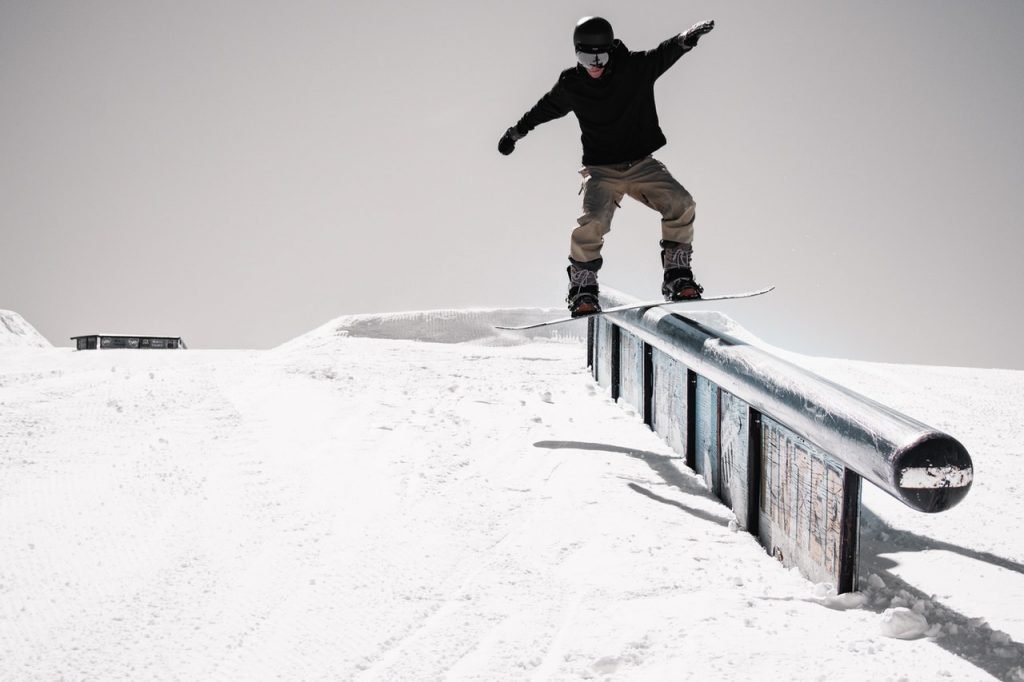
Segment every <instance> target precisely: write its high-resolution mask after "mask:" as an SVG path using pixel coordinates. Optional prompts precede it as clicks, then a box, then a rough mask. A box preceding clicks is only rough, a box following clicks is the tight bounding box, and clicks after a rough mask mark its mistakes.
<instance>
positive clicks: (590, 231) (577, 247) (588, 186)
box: [569, 156, 696, 263]
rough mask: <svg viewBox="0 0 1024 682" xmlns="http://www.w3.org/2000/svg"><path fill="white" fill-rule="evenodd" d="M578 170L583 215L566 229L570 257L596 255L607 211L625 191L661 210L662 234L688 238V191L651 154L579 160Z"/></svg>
mask: <svg viewBox="0 0 1024 682" xmlns="http://www.w3.org/2000/svg"><path fill="white" fill-rule="evenodd" d="M580 175H582V176H583V187H582V188H581V189H580V193H581V194H582V195H583V215H581V216H580V217H579V218H578V219H577V223H579V226H578V227H577V228H576V229H574V230H573V231H572V240H571V243H570V248H569V257H570V258H571V259H572V260H574V261H576V262H578V263H586V262H589V261H594V260H597V259H598V258H600V257H601V247H602V246H603V245H604V236H605V235H606V234H608V232H610V231H611V229H612V216H613V215H614V214H615V209H616V208H618V207H619V204H620V202H621V201H622V197H623V196H626V195H628V196H630V197H633V198H634V199H636V200H637V201H639V202H641V203H643V204H645V205H646V206H649V207H650V208H653V209H654V210H655V211H658V212H659V213H661V238H662V239H664V240H667V241H671V242H678V243H679V244H691V243H693V219H694V212H695V209H696V204H695V203H694V201H693V197H692V196H690V193H689V192H687V191H686V188H685V187H683V186H682V185H681V184H679V182H678V181H677V180H676V179H675V178H673V177H672V174H671V173H669V172H668V169H667V168H665V165H664V164H663V163H661V162H660V161H658V160H657V159H655V158H654V157H651V156H648V157H647V158H644V159H640V160H639V161H635V162H633V163H629V164H625V163H624V164H617V165H613V166H585V167H584V168H583V169H582V170H581V171H580Z"/></svg>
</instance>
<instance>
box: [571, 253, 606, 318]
mask: <svg viewBox="0 0 1024 682" xmlns="http://www.w3.org/2000/svg"><path fill="white" fill-rule="evenodd" d="M602 262H603V261H602V260H601V259H600V258H598V259H597V260H594V261H590V262H587V263H580V262H578V261H574V260H573V259H571V258H570V259H569V267H568V268H566V272H568V273H569V295H568V296H566V297H565V300H566V302H567V303H568V304H569V314H570V315H572V316H573V317H583V316H584V315H593V314H595V313H599V312H601V302H600V301H599V300H598V297H597V296H598V288H597V271H598V270H599V269H601V263H602Z"/></svg>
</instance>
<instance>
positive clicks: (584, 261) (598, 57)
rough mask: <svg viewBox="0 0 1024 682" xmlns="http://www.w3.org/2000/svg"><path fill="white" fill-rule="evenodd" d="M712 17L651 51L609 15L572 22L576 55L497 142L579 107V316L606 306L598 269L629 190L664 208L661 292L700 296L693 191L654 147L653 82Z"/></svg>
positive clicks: (575, 293)
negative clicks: (636, 44)
mask: <svg viewBox="0 0 1024 682" xmlns="http://www.w3.org/2000/svg"><path fill="white" fill-rule="evenodd" d="M714 27H715V22H714V21H704V22H701V23H699V24H695V25H694V26H693V27H691V28H690V29H689V30H688V31H686V32H685V33H681V34H679V35H676V36H673V37H672V38H669V39H668V40H666V41H664V42H663V43H661V44H660V45H659V46H658V47H656V48H654V49H653V50H649V51H647V52H631V51H630V50H628V49H627V48H626V46H625V45H623V44H622V42H621V41H620V40H616V38H615V34H614V31H613V30H612V26H611V24H610V23H609V22H608V21H607V20H606V19H602V18H601V17H584V18H583V19H580V21H579V22H578V23H577V24H576V29H575V30H574V31H573V44H574V46H575V48H576V59H577V62H578V63H577V64H576V66H575V67H573V68H569V69H566V70H565V71H563V72H562V73H561V75H560V76H559V78H558V82H557V83H555V86H554V87H553V88H552V89H551V91H550V92H548V93H547V94H546V95H544V96H543V97H541V99H540V101H538V102H537V104H536V105H534V107H533V108H532V109H530V110H529V111H528V112H526V114H525V115H524V116H523V117H522V118H521V119H519V122H518V123H516V124H515V125H514V126H512V127H511V128H509V129H508V130H507V131H506V132H505V134H504V135H502V137H501V140H500V141H499V142H498V151H500V152H501V153H502V154H504V155H506V156H507V155H508V154H511V153H512V152H513V151H514V150H515V147H516V142H517V141H518V140H520V139H522V138H523V137H525V136H526V135H527V134H528V133H529V132H530V131H531V130H533V129H534V128H536V127H537V126H539V125H540V124H542V123H546V122H548V121H551V120H554V119H556V118H561V117H562V116H565V115H566V114H568V113H569V112H570V111H571V112H574V113H575V114H576V118H577V120H578V121H579V124H580V131H581V132H582V137H581V140H582V142H583V168H582V169H581V170H580V175H581V176H583V186H582V187H581V189H580V193H581V194H582V195H583V214H582V215H581V216H580V217H579V218H578V219H577V223H578V225H577V227H576V228H575V229H574V230H573V232H572V239H571V241H570V249H569V267H568V273H569V295H568V297H567V299H566V300H567V302H568V303H569V310H570V312H571V314H572V316H573V317H578V316H581V315H589V314H593V313H597V312H600V311H601V305H600V303H599V302H598V285H597V272H598V270H600V269H601V265H602V263H603V259H602V258H601V247H602V246H603V244H604V235H606V234H607V233H608V232H609V231H610V230H611V220H612V215H613V214H614V213H615V209H616V208H618V206H619V202H620V201H621V199H622V197H623V196H624V195H629V196H630V197H632V198H634V199H636V200H637V201H640V202H642V203H644V204H645V205H647V206H649V207H651V208H653V209H654V210H656V211H658V212H659V213H661V216H662V221H661V231H662V238H661V248H662V251H661V260H662V267H663V270H664V275H663V280H662V282H663V283H662V287H661V291H662V294H664V296H665V298H666V300H670V301H681V300H686V299H693V298H700V295H701V293H702V292H703V291H704V288H703V287H701V286H700V285H699V284H697V282H696V281H695V280H694V278H693V271H692V269H691V267H690V259H691V256H692V254H693V246H692V244H693V221H694V211H695V203H694V201H693V197H692V196H691V195H690V193H689V192H688V191H686V189H685V188H684V187H683V186H682V185H681V184H679V182H678V181H676V179H675V178H673V177H672V175H671V174H670V173H669V171H668V169H667V168H666V167H665V166H664V164H662V163H661V162H660V161H658V160H657V159H655V158H654V157H653V156H651V155H652V154H653V153H654V152H655V151H656V150H658V149H660V148H661V147H662V146H664V145H665V143H666V139H665V135H664V133H663V132H662V130H661V127H660V125H659V124H658V112H657V110H656V107H655V103H654V82H655V80H657V78H658V77H659V76H660V75H661V74H663V73H665V71H667V70H668V68H669V67H670V66H672V65H673V64H675V63H676V61H678V60H679V58H680V57H682V56H683V55H684V54H686V53H687V52H689V51H690V50H692V49H693V48H694V47H695V46H696V45H697V41H698V40H699V39H700V37H701V36H702V35H704V34H705V33H707V32H709V31H711V29H713V28H714Z"/></svg>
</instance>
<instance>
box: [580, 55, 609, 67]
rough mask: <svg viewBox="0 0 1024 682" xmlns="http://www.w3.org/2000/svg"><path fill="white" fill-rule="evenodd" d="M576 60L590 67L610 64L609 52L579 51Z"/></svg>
mask: <svg viewBox="0 0 1024 682" xmlns="http://www.w3.org/2000/svg"><path fill="white" fill-rule="evenodd" d="M576 61H578V62H579V63H580V64H582V65H583V66H584V67H586V68H588V69H603V68H604V67H606V66H608V53H607V52H577V53H576Z"/></svg>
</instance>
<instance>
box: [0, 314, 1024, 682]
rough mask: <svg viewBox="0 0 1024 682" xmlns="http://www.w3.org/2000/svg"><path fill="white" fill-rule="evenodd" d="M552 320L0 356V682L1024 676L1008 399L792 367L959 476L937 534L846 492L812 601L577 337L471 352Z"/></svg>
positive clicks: (3, 346) (467, 319)
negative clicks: (939, 436)
mask: <svg viewBox="0 0 1024 682" xmlns="http://www.w3.org/2000/svg"><path fill="white" fill-rule="evenodd" d="M694 315H698V314H696V313H695V314H694ZM549 316H551V312H550V311H548V312H545V311H538V310H533V311H529V310H517V311H491V312H488V311H441V312H436V313H416V314H412V313H410V314H405V315H386V316H358V317H347V318H340V319H339V320H336V321H334V322H332V323H330V324H328V325H325V326H324V327H322V328H320V329H317V330H315V331H313V332H310V333H309V334H307V335H305V336H303V337H300V338H298V339H295V340H294V341H292V342H289V343H287V344H285V345H284V346H281V347H279V348H277V349H274V350H271V351H201V350H188V351H177V350H175V351H156V350H146V351H138V350H136V351H132V350H121V351H83V352H74V351H71V350H69V349H55V348H52V347H40V344H24V343H17V344H15V343H7V342H5V341H0V473H2V476H0V547H2V548H3V557H2V561H0V679H2V680H215V679H219V680H272V679H286V680H389V681H390V680H417V681H418V680H486V681H495V680H643V681H648V680H753V679H764V680H768V679H772V680H837V679H842V680H847V679H848V680H929V681H932V680H941V679H948V680H991V679H1002V680H1018V681H1024V644H1022V642H1024V612H1022V611H1024V610H1022V605H1024V539H1022V535H1021V531H1020V529H1021V528H1022V527H1024V511H1022V507H1021V505H1020V504H1019V501H1020V497H1021V493H1022V492H1024V490H1022V487H1024V485H1022V481H1024V474H1022V473H1021V464H1022V461H1021V459H1022V457H1024V420H1022V419H1021V416H1022V414H1021V412H1022V407H1021V406H1022V405H1024V374H1022V373H1020V372H1011V371H999V370H992V371H979V370H966V369H954V368H940V367H911V366H890V365H878V364H865V363H853V362H844V361H835V360H826V359H818V358H797V357H795V356H791V357H790V359H792V360H795V361H798V362H800V364H804V365H805V366H807V367H809V368H811V369H813V370H814V371H818V372H820V373H822V374H824V375H826V376H828V377H829V378H830V379H833V380H835V381H838V382H840V383H844V384H846V385H848V386H849V387H850V388H852V389H854V390H857V391H860V392H862V393H865V394H867V395H869V396H871V397H873V398H875V399H877V400H880V401H881V402H883V403H886V404H889V405H891V406H893V407H895V408H897V409H899V410H902V411H904V412H906V413H908V414H910V415H911V416H913V417H915V418H918V419H920V420H922V421H925V422H926V423H929V424H931V425H932V426H935V427H937V428H940V429H943V430H945V431H948V432H949V433H951V434H953V435H954V436H956V437H958V438H959V439H961V440H962V441H963V442H964V443H965V445H966V446H967V448H968V450H969V451H970V452H971V454H972V456H973V457H974V462H975V467H976V480H975V484H974V488H973V490H972V492H971V494H970V495H969V496H968V497H967V499H966V500H965V501H964V502H963V503H962V504H960V505H959V506H957V507H956V508H954V509H953V510H951V511H949V512H946V513H943V514H936V515H925V514H920V513H917V512H913V511H911V510H909V509H907V508H905V507H903V506H901V504H900V503H899V502H897V501H895V500H893V499H891V498H889V497H887V496H885V495H884V494H881V493H879V492H878V491H876V490H874V489H873V488H871V487H870V486H867V487H865V490H864V503H865V505H866V508H867V509H866V512H865V520H864V528H863V530H862V540H863V548H862V555H861V566H860V573H861V578H862V585H861V589H860V591H858V592H856V593H852V594H847V595H835V594H834V593H833V592H832V591H831V590H830V589H829V588H828V587H827V586H824V585H817V584H813V583H810V582H808V581H806V580H805V579H803V578H802V577H801V576H800V575H799V574H798V573H797V572H795V571H792V570H787V569H784V568H783V567H782V566H781V565H780V564H779V563H778V562H776V561H775V560H774V559H773V558H772V557H770V556H768V555H767V554H766V553H765V551H764V550H763V549H762V548H761V547H760V546H759V545H758V544H757V542H756V540H755V539H754V538H753V537H751V536H750V535H748V534H746V533H744V532H742V531H738V530H737V526H736V523H735V519H734V518H733V515H732V513H731V512H730V511H729V510H728V509H727V508H726V507H724V506H723V505H721V504H720V503H719V502H718V501H717V500H715V499H714V498H713V497H712V496H711V495H710V494H709V493H708V491H707V489H706V488H705V486H704V485H703V483H702V482H701V480H700V479H699V478H698V477H696V476H695V475H694V474H693V473H692V472H690V471H689V470H688V469H687V468H686V467H685V465H684V461H683V460H682V459H681V455H680V454H678V453H675V452H673V451H672V450H671V449H669V448H668V446H667V445H666V444H665V443H663V442H662V441H661V440H660V439H659V438H658V437H657V436H656V435H655V434H653V433H652V432H651V431H650V430H649V429H648V428H647V427H646V426H644V425H643V423H642V422H641V419H640V417H639V416H638V415H637V414H635V413H634V412H633V411H631V410H630V409H627V408H624V407H623V406H621V405H617V404H615V403H613V402H612V401H611V400H610V399H609V397H608V396H607V395H606V394H605V393H604V392H603V391H602V390H601V389H600V388H599V387H597V386H596V385H595V384H594V382H593V381H592V380H591V378H590V376H589V375H588V373H587V371H586V368H585V367H584V365H585V359H586V349H585V346H584V344H583V341H582V340H581V336H582V334H583V333H584V331H585V328H584V327H583V326H582V325H581V324H577V323H573V324H571V325H568V326H566V327H558V328H552V329H551V330H549V333H548V335H547V336H540V335H534V336H526V335H522V334H519V335H517V334H513V333H497V332H495V331H493V329H492V326H493V324H495V323H510V324H519V323H523V322H527V321H529V320H530V319H543V318H544V317H549ZM3 319H5V320H7V319H9V318H8V317H6V316H5V317H4V318H3ZM14 319H20V318H14ZM703 319H704V321H705V322H706V323H709V324H710V323H714V324H718V325H719V326H720V327H727V328H728V329H726V331H728V332H729V333H731V334H733V335H737V334H743V333H744V332H743V330H740V329H738V328H737V327H736V326H735V325H734V324H733V323H731V321H730V320H728V318H723V317H721V316H716V315H713V314H708V315H706V316H705V317H704V318H703ZM22 328H23V327H19V326H17V325H15V328H14V329H12V328H11V327H10V326H8V327H7V328H6V330H5V328H4V327H2V326H0V339H2V338H3V336H4V335H5V334H6V335H22V336H23V335H24V334H22V333H21V332H18V331H16V329H22ZM8 332H9V333H8ZM748 337H749V335H748ZM751 338H752V337H751Z"/></svg>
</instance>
